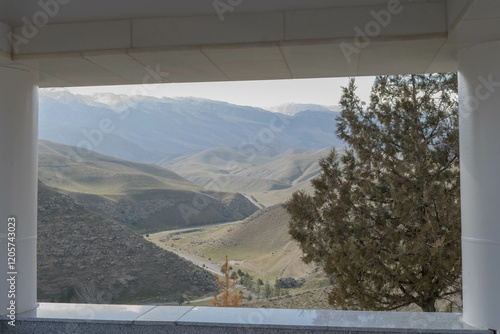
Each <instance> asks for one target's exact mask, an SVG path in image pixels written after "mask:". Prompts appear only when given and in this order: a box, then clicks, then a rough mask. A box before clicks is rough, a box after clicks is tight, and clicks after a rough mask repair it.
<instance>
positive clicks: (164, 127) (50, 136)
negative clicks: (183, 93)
mask: <svg viewBox="0 0 500 334" xmlns="http://www.w3.org/2000/svg"><path fill="white" fill-rule="evenodd" d="M302 109H303V108H302ZM302 109H301V110H300V112H297V113H295V114H294V115H285V114H282V113H273V112H271V111H268V110H264V109H260V108H254V107H245V106H238V105H233V104H229V103H226V102H220V101H212V100H206V99H199V98H161V99H159V98H154V97H144V96H131V97H130V96H124V95H115V94H99V95H96V96H82V95H74V94H71V93H69V92H68V91H64V90H42V91H41V93H40V113H39V138H40V139H46V140H50V141H52V142H56V143H61V144H65V145H73V146H78V147H81V148H86V149H90V150H93V151H96V152H98V153H101V154H106V155H110V156H114V157H117V158H120V159H124V160H130V161H135V162H147V163H157V162H158V161H161V160H165V159H166V158H169V157H171V156H173V155H176V154H184V153H186V152H188V151H200V150H205V149H208V148H212V147H217V146H221V145H225V146H229V147H234V148H238V147H239V148H244V147H248V146H252V145H259V144H270V143H272V144H276V145H280V146H284V147H290V148H306V149H311V148H312V149H315V148H324V147H331V146H343V145H342V142H341V141H339V139H338V138H337V137H336V135H335V129H336V124H335V118H336V116H337V115H338V113H336V112H333V111H331V110H328V108H326V107H325V108H324V109H321V108H316V107H315V108H312V110H302ZM306 109H307V108H306ZM318 109H321V110H318Z"/></svg>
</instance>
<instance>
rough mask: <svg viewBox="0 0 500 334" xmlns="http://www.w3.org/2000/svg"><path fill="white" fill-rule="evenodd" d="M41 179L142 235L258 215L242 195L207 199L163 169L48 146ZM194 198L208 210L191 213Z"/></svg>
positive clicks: (42, 145)
mask: <svg viewBox="0 0 500 334" xmlns="http://www.w3.org/2000/svg"><path fill="white" fill-rule="evenodd" d="M39 178H40V180H41V181H42V182H44V183H45V184H47V185H48V186H50V187H52V188H55V189H57V190H58V191H60V192H62V193H65V194H69V195H71V196H72V197H73V198H75V199H76V200H77V202H78V203H80V204H82V205H84V206H85V207H87V208H90V209H92V210H94V211H97V212H100V213H105V214H107V215H108V216H110V217H113V218H114V219H116V220H118V221H120V222H122V223H124V224H125V225H126V226H127V227H129V228H132V229H133V230H135V231H138V232H144V233H146V232H154V231H162V230H167V229H173V228H179V227H185V226H186V225H190V224H192V225H200V224H211V223H218V222H222V221H231V220H238V219H243V218H245V217H247V216H248V215H250V214H251V213H253V212H254V211H255V210H256V208H255V207H254V206H253V205H252V204H251V203H250V202H248V201H247V200H246V199H245V198H243V197H242V196H241V195H238V194H234V193H208V192H207V191H205V189H203V188H202V187H201V186H198V185H196V184H194V183H192V182H190V181H188V180H186V179H184V178H183V177H181V176H179V175H178V174H176V173H174V172H172V171H170V170H168V169H165V168H163V167H159V166H155V165H147V164H140V163H134V162H130V161H125V160H120V159H116V158H113V157H109V156H105V155H102V154H98V153H95V152H92V151H84V150H81V149H77V148H75V147H71V146H66V145H61V144H55V143H51V142H48V141H40V142H39ZM196 198H198V199H200V198H201V199H203V200H202V201H201V200H200V202H202V203H206V204H207V205H205V206H204V207H203V208H200V209H196V208H193V199H196ZM193 213H195V214H193ZM186 217H188V218H186Z"/></svg>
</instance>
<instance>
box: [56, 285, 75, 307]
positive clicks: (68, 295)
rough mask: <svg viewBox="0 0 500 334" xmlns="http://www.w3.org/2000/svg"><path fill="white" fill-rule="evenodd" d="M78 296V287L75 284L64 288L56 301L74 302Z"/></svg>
mask: <svg viewBox="0 0 500 334" xmlns="http://www.w3.org/2000/svg"><path fill="white" fill-rule="evenodd" d="M75 298H76V289H75V287H74V286H72V285H71V286H68V287H66V288H64V289H63V290H62V291H61V292H60V293H59V296H58V297H57V299H56V301H57V302H58V303H73V302H75Z"/></svg>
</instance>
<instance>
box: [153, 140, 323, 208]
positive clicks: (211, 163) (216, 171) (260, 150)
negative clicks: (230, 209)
mask: <svg viewBox="0 0 500 334" xmlns="http://www.w3.org/2000/svg"><path fill="white" fill-rule="evenodd" d="M329 151H330V148H322V149H302V148H287V147H282V146H278V145H272V144H266V145H258V146H254V147H253V151H252V153H251V154H246V152H243V151H241V150H238V149H236V148H231V147H227V146H219V147H215V148H209V149H206V150H203V151H200V152H189V153H186V154H183V155H179V156H177V157H175V158H172V159H171V160H168V161H164V162H162V165H163V166H165V167H166V168H169V169H171V170H173V171H175V172H177V173H179V174H180V175H182V176H183V177H185V178H186V179H188V180H190V181H192V182H193V183H196V184H197V185H200V186H203V187H205V188H208V189H211V188H214V189H220V190H221V191H228V192H241V193H243V194H246V195H248V196H253V197H254V198H255V199H256V200H257V201H258V202H259V203H261V204H264V205H266V206H269V205H274V204H277V203H282V202H284V201H285V200H286V199H287V198H288V197H289V196H290V195H291V194H292V193H293V192H294V191H296V190H299V189H303V190H311V185H310V180H311V179H312V178H313V177H314V176H316V175H318V173H319V164H318V161H319V159H320V158H321V157H323V156H326V155H327V154H328V152H329Z"/></svg>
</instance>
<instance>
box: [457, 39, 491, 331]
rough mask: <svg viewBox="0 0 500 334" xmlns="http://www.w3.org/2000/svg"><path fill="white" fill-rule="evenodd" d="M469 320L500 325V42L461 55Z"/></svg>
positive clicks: (464, 243) (464, 253)
mask: <svg viewBox="0 0 500 334" xmlns="http://www.w3.org/2000/svg"><path fill="white" fill-rule="evenodd" d="M459 102H460V106H459V109H460V172H461V202H462V256H463V289H464V321H465V322H467V323H469V324H471V325H476V326H481V327H486V328H489V329H495V330H500V41H499V42H490V43H487V44H481V45H476V46H473V47H470V48H468V49H465V50H463V51H461V52H460V54H459Z"/></svg>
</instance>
